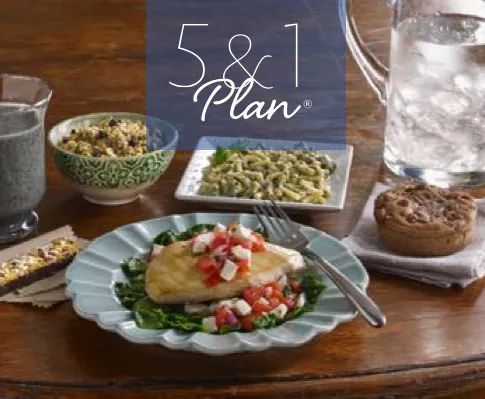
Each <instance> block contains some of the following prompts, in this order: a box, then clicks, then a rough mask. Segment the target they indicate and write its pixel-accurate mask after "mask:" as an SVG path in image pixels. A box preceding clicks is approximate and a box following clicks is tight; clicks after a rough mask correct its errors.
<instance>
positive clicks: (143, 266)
mask: <svg viewBox="0 0 485 399" xmlns="http://www.w3.org/2000/svg"><path fill="white" fill-rule="evenodd" d="M147 267H148V265H147V262H146V261H145V260H143V259H138V258H129V259H127V260H125V261H124V262H122V263H121V270H123V273H125V275H126V277H128V278H133V277H137V276H140V275H143V276H144V275H145V272H146V270H147Z"/></svg>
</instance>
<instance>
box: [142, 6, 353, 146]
mask: <svg viewBox="0 0 485 399" xmlns="http://www.w3.org/2000/svg"><path fill="white" fill-rule="evenodd" d="M146 22H147V23H146V29H147V32H146V39H147V41H146V43H147V49H146V50H147V60H146V65H147V81H146V83H147V114H148V115H151V116H155V117H158V118H161V119H164V120H166V121H168V122H170V123H171V124H173V125H175V126H176V127H177V128H178V130H179V133H180V141H179V146H178V148H179V149H183V150H186V149H189V150H190V149H194V148H195V147H196V145H197V142H198V141H199V139H200V137H202V136H222V137H247V138H268V139H278V140H297V141H305V142H306V141H312V142H315V141H318V142H321V143H326V144H331V145H332V147H333V146H335V145H342V144H345V106H346V101H345V100H346V98H345V50H346V46H345V37H344V34H343V32H342V29H341V27H340V25H339V18H338V4H337V0H301V1H297V0H244V1H240V0H147V21H146Z"/></svg>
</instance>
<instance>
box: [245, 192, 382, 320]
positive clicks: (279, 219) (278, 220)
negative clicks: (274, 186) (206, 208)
mask: <svg viewBox="0 0 485 399" xmlns="http://www.w3.org/2000/svg"><path fill="white" fill-rule="evenodd" d="M271 203H272V206H269V205H264V206H255V207H254V211H255V214H256V216H257V217H258V219H259V222H260V223H261V226H262V227H263V228H264V229H265V230H266V233H268V234H269V236H270V238H271V239H272V241H274V242H275V243H276V244H278V245H281V246H283V247H286V248H290V249H294V250H296V251H298V252H300V253H301V254H302V255H303V256H304V257H306V258H308V259H310V260H311V261H313V262H314V263H315V264H316V265H318V266H319V267H320V268H321V269H322V270H323V271H324V272H325V274H326V275H327V276H328V277H330V279H331V280H332V281H333V282H334V283H335V285H336V286H337V287H338V288H339V289H340V290H341V291H342V293H343V294H344V295H345V296H346V297H347V299H348V300H349V301H350V302H351V303H352V304H353V305H354V306H355V308H356V309H357V310H358V311H359V312H360V314H361V315H362V316H363V317H364V319H365V320H366V321H367V322H368V323H369V324H370V325H371V326H372V327H382V326H384V325H385V324H386V316H384V314H383V313H382V312H381V311H380V309H379V307H378V306H377V305H376V304H375V302H374V301H373V300H372V299H370V298H369V297H368V296H367V295H366V294H365V292H363V291H362V290H361V289H360V288H359V287H357V286H356V285H355V284H354V283H352V281H350V280H349V279H348V277H347V276H346V275H345V274H343V273H342V272H340V271H339V270H338V269H337V268H336V267H335V266H333V265H332V264H331V263H329V262H327V261H326V260H324V259H322V258H321V257H320V256H318V255H317V254H316V253H315V252H313V251H312V250H311V249H309V248H308V244H309V241H308V239H307V238H306V237H305V235H304V234H303V233H302V232H301V231H300V229H299V228H298V226H297V225H296V224H295V223H294V222H293V221H292V220H291V219H290V218H289V217H288V215H287V214H286V213H285V212H284V211H283V210H282V209H281V208H280V207H279V206H278V205H277V204H276V203H275V202H274V201H271Z"/></svg>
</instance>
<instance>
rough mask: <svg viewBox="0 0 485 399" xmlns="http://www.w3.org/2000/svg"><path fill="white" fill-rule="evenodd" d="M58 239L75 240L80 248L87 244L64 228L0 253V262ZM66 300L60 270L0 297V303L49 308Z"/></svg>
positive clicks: (63, 275)
mask: <svg viewBox="0 0 485 399" xmlns="http://www.w3.org/2000/svg"><path fill="white" fill-rule="evenodd" d="M60 237H65V238H71V239H77V240H78V242H79V243H80V244H81V245H82V246H84V245H85V244H86V243H87V241H86V240H82V239H78V238H77V237H76V236H75V234H74V232H73V231H72V228H71V226H64V227H61V228H59V229H56V230H53V231H51V232H49V233H46V234H43V235H41V236H38V237H35V238H33V239H31V240H29V241H26V242H23V243H21V244H18V245H15V246H12V247H9V248H7V249H4V250H2V251H0V262H2V261H6V260H9V259H12V258H14V257H16V256H18V255H20V254H24V253H27V252H29V251H30V250H31V249H33V248H37V247H39V246H42V245H45V244H47V243H48V242H50V241H52V240H53V239H55V238H60ZM67 299H68V297H67V296H66V292H65V270H61V271H59V272H57V273H56V274H54V275H52V276H49V277H47V278H45V279H43V280H39V281H36V282H34V283H32V284H30V285H28V286H26V287H23V288H20V289H18V290H16V291H14V292H11V293H9V294H7V295H4V296H2V297H0V302H11V303H30V304H32V305H33V306H36V307H41V308H49V307H51V306H52V305H55V304H56V303H59V302H62V301H65V300H67Z"/></svg>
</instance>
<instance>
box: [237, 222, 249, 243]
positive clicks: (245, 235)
mask: <svg viewBox="0 0 485 399" xmlns="http://www.w3.org/2000/svg"><path fill="white" fill-rule="evenodd" d="M251 233H252V232H251V229H248V228H247V227H244V226H243V225H242V224H238V225H237V226H236V227H235V228H234V233H233V236H234V237H236V238H239V239H240V240H250V239H251V237H252V234H251Z"/></svg>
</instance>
